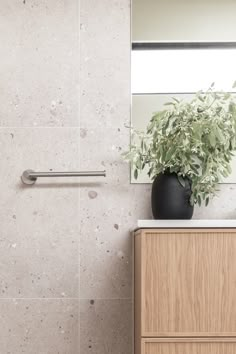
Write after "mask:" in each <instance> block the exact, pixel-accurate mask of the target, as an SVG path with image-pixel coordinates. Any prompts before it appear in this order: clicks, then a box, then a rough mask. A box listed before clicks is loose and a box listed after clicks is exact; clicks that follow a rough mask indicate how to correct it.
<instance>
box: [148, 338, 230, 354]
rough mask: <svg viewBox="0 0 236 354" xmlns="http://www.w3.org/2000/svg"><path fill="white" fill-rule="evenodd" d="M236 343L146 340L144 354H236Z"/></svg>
mask: <svg viewBox="0 0 236 354" xmlns="http://www.w3.org/2000/svg"><path fill="white" fill-rule="evenodd" d="M235 353H236V342H227V341H225V342H223V341H221V342H220V341H218V342H216V341H212V342H211V341H208V342H206V341H203V342H201V341H195V342H194V341H193V340H189V341H188V340H187V341H182V342H181V341H174V340H173V341H172V342H164V341H163V342H153V341H148V340H144V341H143V343H142V354H235Z"/></svg>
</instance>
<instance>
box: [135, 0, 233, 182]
mask: <svg viewBox="0 0 236 354" xmlns="http://www.w3.org/2000/svg"><path fill="white" fill-rule="evenodd" d="M235 23H236V1H233V0H225V1H221V0H214V1H213V0H205V1H203V0H199V1H197V2H196V1H193V0H192V1H191V0H180V1H178V2H176V1H175V0H169V1H165V0H133V4H132V55H131V72H132V78H131V86H132V126H133V128H134V129H137V130H139V131H140V130H145V127H146V125H147V123H148V122H149V120H150V119H151V117H152V114H153V112H156V111H159V110H162V109H163V105H164V103H165V102H167V101H169V100H170V98H171V97H178V98H180V99H184V100H191V98H192V95H193V94H194V93H195V92H197V91H199V90H206V89H207V88H208V87H209V86H210V85H211V84H212V83H213V82H215V90H224V91H231V92H232V84H233V82H234V81H235V79H236V74H235V63H236V26H235ZM232 170H233V173H232V174H231V175H230V177H228V178H227V179H226V180H225V181H224V183H236V158H234V160H233V163H232ZM131 182H132V183H150V182H151V181H150V179H149V177H148V176H147V173H146V171H145V170H144V171H143V172H142V173H141V174H140V176H139V178H138V180H135V179H134V178H133V173H132V171H131Z"/></svg>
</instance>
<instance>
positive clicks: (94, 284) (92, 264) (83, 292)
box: [80, 0, 150, 298]
mask: <svg viewBox="0 0 236 354" xmlns="http://www.w3.org/2000/svg"><path fill="white" fill-rule="evenodd" d="M104 9H106V13H109V16H104ZM101 19H103V25H102V26H101ZM129 31H130V3H129V1H127V0H119V1H116V2H111V1H108V0H106V1H105V2H104V1H103V2H102V3H101V2H95V1H92V0H91V1H85V0H82V1H81V34H80V38H81V58H80V65H81V73H80V77H81V97H80V101H81V130H80V136H81V140H80V151H81V159H80V163H81V169H101V170H103V169H106V171H107V177H106V179H105V180H104V179H99V180H98V179H87V180H86V183H83V184H81V195H80V200H81V210H80V216H81V235H82V237H81V247H80V257H81V263H80V272H81V273H80V274H81V275H80V276H81V287H80V296H81V297H82V298H90V297H92V296H94V298H130V297H131V296H132V239H131V236H130V234H129V231H130V230H131V229H132V228H133V227H134V226H135V225H136V221H137V219H138V218H148V217H150V186H145V185H142V186H141V185H139V186H138V185H136V186H134V185H130V175H129V166H128V164H127V163H125V162H124V161H123V160H122V158H121V153H122V151H124V150H125V149H128V144H129V139H130V138H129V135H130V132H129V129H128V128H126V127H125V126H126V125H130V101H131V98H130V97H131V96H130V38H129ZM101 38H102V40H101Z"/></svg>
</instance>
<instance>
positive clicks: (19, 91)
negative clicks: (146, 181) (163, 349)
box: [0, 0, 236, 354]
mask: <svg viewBox="0 0 236 354" xmlns="http://www.w3.org/2000/svg"><path fill="white" fill-rule="evenodd" d="M0 13H1V23H0V30H1V31H0V38H1V48H0V53H1V65H0V75H1V82H0V91H1V102H2V103H1V104H0V151H1V159H0V226H1V227H0V330H1V336H0V352H1V353H4V354H21V353H25V354H89V353H91V354H105V353H106V354H108V353H109V354H131V353H133V348H132V343H133V321H132V262H133V260H132V240H131V236H130V231H131V230H132V229H133V228H134V227H136V224H137V219H150V218H151V217H152V215H151V207H150V194H151V185H130V172H129V166H128V165H127V164H126V163H125V162H124V161H122V159H121V153H122V152H123V151H124V150H126V149H128V144H129V139H130V138H129V129H128V128H127V126H129V125H130V104H131V99H130V0H102V1H97V0H80V1H79V0H69V1H64V0H52V1H46V0H42V1H39V0H34V1H32V0H20V1H18V2H10V1H3V2H2V3H1V7H0ZM79 68H80V69H79ZM79 87H80V92H79ZM27 168H32V169H37V170H39V171H40V170H42V171H48V170H51V169H53V170H54V171H55V170H61V171H62V170H64V171H66V170H67V171H69V170H78V169H81V170H104V169H106V171H107V177H106V178H105V179H104V178H86V179H80V180H78V179H70V180H68V179H66V180H63V181H62V180H61V179H53V180H51V179H50V180H49V179H45V180H39V181H38V182H37V184H36V185H35V186H33V187H22V184H21V182H20V180H19V177H20V175H21V173H22V172H23V170H24V169H27ZM235 197H236V188H235V185H222V186H221V191H220V193H219V197H218V198H215V199H214V201H213V202H212V203H211V204H210V205H209V206H208V208H207V209H205V208H204V207H203V208H201V209H200V208H197V207H196V208H195V213H194V218H201V219H203V218H212V219H213V218H220V219H222V218H226V219H230V218H232V219H235V216H236V207H235V203H234V200H235ZM79 299H80V320H79V305H78V301H79Z"/></svg>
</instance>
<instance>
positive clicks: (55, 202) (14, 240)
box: [0, 128, 79, 298]
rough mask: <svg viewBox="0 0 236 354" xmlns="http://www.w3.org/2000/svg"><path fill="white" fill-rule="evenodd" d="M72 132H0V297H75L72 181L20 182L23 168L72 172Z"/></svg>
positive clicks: (74, 157) (74, 186)
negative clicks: (24, 184)
mask: <svg viewBox="0 0 236 354" xmlns="http://www.w3.org/2000/svg"><path fill="white" fill-rule="evenodd" d="M78 133H79V130H78V129H77V128H63V129H60V128H53V129H52V128H21V129H20V128H14V129H13V128H0V150H1V153H2V154H1V170H0V195H1V197H0V220H1V230H0V268H1V282H0V297H4V298H5V297H33V298H35V297H50V298H51V297H76V296H77V295H78V280H79V279H78V278H79V274H78V245H79V237H78V226H79V222H78V215H79V199H78V182H76V180H75V179H72V180H70V181H68V180H66V181H63V180H61V179H60V180H59V179H56V180H55V179H50V180H49V179H39V180H38V181H37V183H36V184H35V185H34V186H23V184H22V183H21V181H20V176H21V174H22V172H23V170H24V169H28V168H32V169H35V170H38V171H49V170H50V169H53V170H71V169H77V168H78V167H77V168H76V166H78V155H79V152H78ZM68 260H69V261H68Z"/></svg>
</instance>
